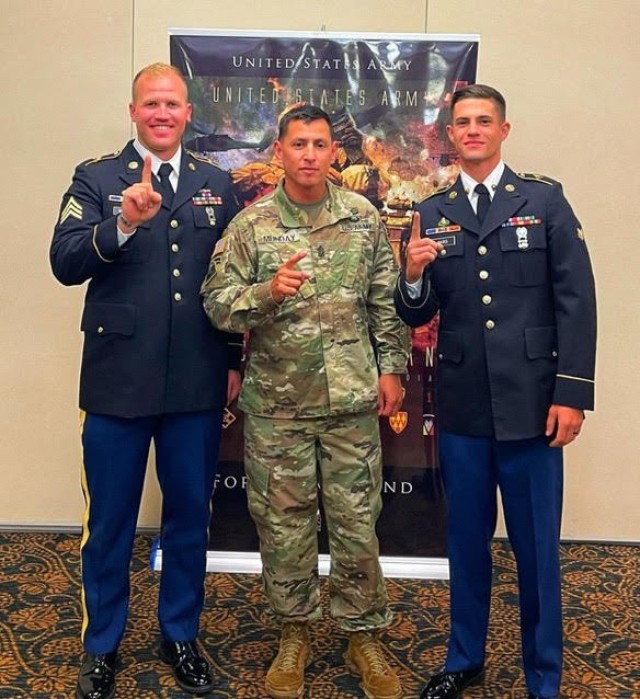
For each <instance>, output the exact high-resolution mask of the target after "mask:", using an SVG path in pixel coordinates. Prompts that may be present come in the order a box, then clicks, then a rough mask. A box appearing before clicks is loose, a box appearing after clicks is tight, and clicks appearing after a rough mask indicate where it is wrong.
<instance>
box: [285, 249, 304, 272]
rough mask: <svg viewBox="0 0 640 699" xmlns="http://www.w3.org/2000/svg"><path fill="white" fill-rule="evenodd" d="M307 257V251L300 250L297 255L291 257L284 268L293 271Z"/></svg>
mask: <svg viewBox="0 0 640 699" xmlns="http://www.w3.org/2000/svg"><path fill="white" fill-rule="evenodd" d="M306 256H307V252H306V250H300V251H298V252H297V253H296V254H295V255H291V257H290V258H289V259H288V260H287V261H286V262H285V263H284V265H283V266H284V267H288V268H289V269H293V268H294V267H295V266H296V265H297V264H298V262H300V260H301V259H302V258H303V257H306Z"/></svg>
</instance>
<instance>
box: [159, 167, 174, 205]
mask: <svg viewBox="0 0 640 699" xmlns="http://www.w3.org/2000/svg"><path fill="white" fill-rule="evenodd" d="M172 172H173V168H172V167H171V165H169V163H162V165H161V166H160V169H159V170H158V179H159V180H160V188H161V189H162V198H163V200H164V203H165V204H166V205H167V206H171V202H172V201H173V187H172V186H171V182H170V180H169V175H170V174H171V173H172Z"/></svg>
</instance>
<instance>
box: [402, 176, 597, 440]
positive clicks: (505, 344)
mask: <svg viewBox="0 0 640 699" xmlns="http://www.w3.org/2000/svg"><path fill="white" fill-rule="evenodd" d="M417 210H418V211H419V213H420V220H421V234H422V235H430V236H431V237H432V238H433V239H434V240H439V241H440V242H441V243H442V244H443V245H444V246H445V247H444V252H443V253H442V254H441V255H440V256H439V257H438V259H437V260H435V262H434V263H433V264H432V265H431V266H429V267H427V269H426V270H425V273H424V277H423V288H422V295H421V296H420V298H418V299H411V298H410V297H409V296H408V294H407V292H406V289H405V282H404V276H403V275H401V277H400V279H399V282H398V286H397V288H396V295H395V300H396V308H397V310H398V313H399V315H400V317H401V318H402V319H403V320H404V321H405V322H406V323H407V324H408V325H411V326H417V325H421V324H423V323H426V322H427V321H428V320H430V319H431V318H432V317H433V316H434V315H435V313H436V312H437V311H438V310H439V311H440V326H439V334H438V349H437V360H438V362H437V389H436V390H437V406H438V420H439V425H440V429H441V430H443V431H445V432H450V433H453V434H460V435H467V436H494V437H495V438H496V439H498V440H514V439H528V438H530V437H536V436H540V435H542V434H544V430H545V421H546V417H547V412H548V409H549V407H550V405H551V404H554V403H555V404H559V405H565V406H571V407H574V408H579V409H583V410H589V409H593V402H594V383H593V379H594V365H595V346H596V304H595V288H594V280H593V274H592V270H591V263H590V261H589V255H588V252H587V247H586V244H585V240H584V235H583V232H582V228H581V226H580V223H579V221H578V220H577V218H576V217H575V215H574V213H573V211H572V209H571V207H570V205H569V203H568V202H567V200H566V199H565V197H564V195H563V193H562V187H561V186H560V184H559V183H557V182H554V181H553V180H550V179H548V178H545V177H540V176H537V175H517V174H515V173H514V172H512V171H511V170H510V169H509V168H505V172H504V174H503V177H502V179H501V181H500V184H499V186H498V187H497V189H496V190H495V193H494V197H493V200H492V203H491V206H490V208H489V211H488V213H487V216H486V219H485V221H484V223H483V225H482V226H481V225H480V223H479V222H478V219H477V217H476V215H475V213H474V211H473V209H472V208H471V204H470V203H469V199H468V197H467V194H466V193H465V191H464V188H463V186H462V183H461V180H460V178H458V180H457V181H456V182H455V183H454V185H453V186H452V187H451V188H449V189H447V190H445V191H439V192H437V193H436V194H434V195H432V196H431V197H428V198H427V199H425V200H424V201H422V202H421V203H420V204H419V205H418V206H417ZM527 217H529V218H527ZM446 227H449V228H450V230H449V231H445V230H444V229H445V228H446ZM451 227H453V230H451ZM458 227H459V230H456V229H457V228H458Z"/></svg>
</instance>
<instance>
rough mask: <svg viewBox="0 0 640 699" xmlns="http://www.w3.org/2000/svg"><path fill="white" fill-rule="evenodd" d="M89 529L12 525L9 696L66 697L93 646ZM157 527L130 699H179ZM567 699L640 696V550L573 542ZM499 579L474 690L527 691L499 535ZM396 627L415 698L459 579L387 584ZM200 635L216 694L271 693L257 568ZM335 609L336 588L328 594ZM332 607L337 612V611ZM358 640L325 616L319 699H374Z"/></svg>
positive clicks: (222, 598) (567, 575)
mask: <svg viewBox="0 0 640 699" xmlns="http://www.w3.org/2000/svg"><path fill="white" fill-rule="evenodd" d="M78 545H79V538H78V537H77V536H70V535H67V534H51V533H7V532H0V699H27V698H29V699H68V698H69V697H72V696H73V688H74V686H75V681H76V677H77V672H78V660H79V657H80V655H81V646H80V642H79V637H78V636H79V629H80V603H79V557H78ZM150 546H151V537H150V536H139V537H138V538H137V541H136V550H135V560H134V564H133V566H132V599H131V614H130V620H129V626H128V629H127V634H126V636H125V639H124V641H123V643H122V646H121V649H120V651H121V652H120V656H121V669H120V671H119V673H118V692H117V697H118V699H178V697H180V698H183V697H186V696H188V695H186V694H185V693H184V692H182V691H180V690H179V689H177V688H176V687H175V685H174V683H173V678H172V676H171V674H170V671H169V670H168V669H167V667H166V666H163V665H162V664H161V663H160V662H159V661H158V660H157V659H156V656H155V653H154V647H155V644H156V643H157V625H156V620H155V611H154V610H155V601H156V596H157V581H158V577H157V574H156V573H153V572H151V571H150V570H149V568H148V565H147V561H148V556H149V549H150ZM562 560H563V577H564V603H565V633H566V639H567V642H566V653H565V658H566V662H565V674H564V679H563V686H562V696H563V697H566V698H567V699H590V698H592V697H593V698H596V699H621V698H626V697H630V698H636V699H640V615H639V610H638V603H639V600H640V548H638V547H632V546H612V545H578V544H566V545H563V547H562ZM495 563H496V566H495V582H494V597H493V607H492V617H491V618H492V624H491V629H490V639H489V654H488V663H487V675H486V679H485V682H484V685H483V686H482V687H477V688H474V689H473V690H469V691H468V692H466V693H465V699H480V698H482V699H493V698H500V699H506V698H508V697H526V691H525V689H524V683H523V675H522V671H521V668H520V661H519V635H518V630H517V623H518V620H517V614H518V613H517V607H516V572H515V563H514V561H513V557H512V555H511V552H510V549H509V547H508V545H507V544H505V543H503V542H498V543H496V544H495ZM388 589H389V595H390V599H391V604H392V606H393V609H394V611H395V612H396V616H395V623H394V625H393V626H392V627H390V628H389V629H388V630H387V632H386V636H385V638H386V641H387V644H388V648H389V650H390V654H391V658H392V661H393V663H394V665H395V666H396V667H397V669H398V671H399V673H400V675H401V679H402V682H403V686H404V689H405V696H406V697H408V698H414V699H417V697H418V695H419V688H420V687H421V685H422V684H423V682H424V681H425V679H426V677H427V675H428V673H429V671H430V670H434V669H437V668H438V666H439V665H440V664H441V663H442V661H443V658H444V652H445V642H446V637H447V629H448V615H447V605H448V591H447V583H446V582H442V581H414V580H390V581H388ZM207 595H208V597H207V607H206V609H205V613H204V615H203V619H202V629H201V640H202V645H203V648H204V649H205V650H206V652H207V654H208V655H209V657H210V659H211V661H212V664H213V666H214V668H215V671H216V674H217V677H218V679H219V682H218V687H217V689H216V690H214V692H213V693H212V694H210V695H209V696H210V697H212V698H213V699H222V698H233V699H244V698H245V697H255V698H262V697H265V694H264V691H263V689H262V682H263V677H264V673H265V670H266V667H267V666H268V664H269V662H270V660H271V658H272V657H273V655H274V654H275V650H276V646H277V631H276V629H275V628H274V627H273V626H272V625H271V623H270V620H269V615H268V611H267V607H266V604H265V600H264V597H263V595H262V592H261V586H260V580H259V578H258V577H257V576H247V575H230V574H209V575H208V576H207ZM323 598H324V601H325V605H326V583H325V590H324V596H323ZM325 611H326V609H325ZM345 648H346V636H345V634H344V633H342V632H341V631H339V630H338V629H336V627H335V626H333V625H332V623H331V621H330V620H329V619H328V616H327V614H326V613H325V618H324V620H323V621H322V622H319V623H317V624H316V625H315V626H314V630H313V661H312V663H311V665H310V666H309V668H308V671H307V678H308V682H307V687H308V689H307V693H306V695H305V696H306V697H307V698H308V699H343V698H348V697H362V696H363V694H362V692H361V690H360V689H359V688H358V681H357V679H356V678H355V677H354V676H352V675H351V674H350V673H349V671H348V670H347V668H346V667H345V666H344V664H343V661H342V653H343V652H344V649H345Z"/></svg>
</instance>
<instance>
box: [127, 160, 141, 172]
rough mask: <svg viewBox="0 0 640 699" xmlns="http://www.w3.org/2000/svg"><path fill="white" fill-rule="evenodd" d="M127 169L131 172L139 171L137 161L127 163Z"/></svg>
mask: <svg viewBox="0 0 640 699" xmlns="http://www.w3.org/2000/svg"><path fill="white" fill-rule="evenodd" d="M127 167H128V168H129V170H137V169H138V163H137V162H136V161H135V160H130V161H129V162H128V163H127Z"/></svg>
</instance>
